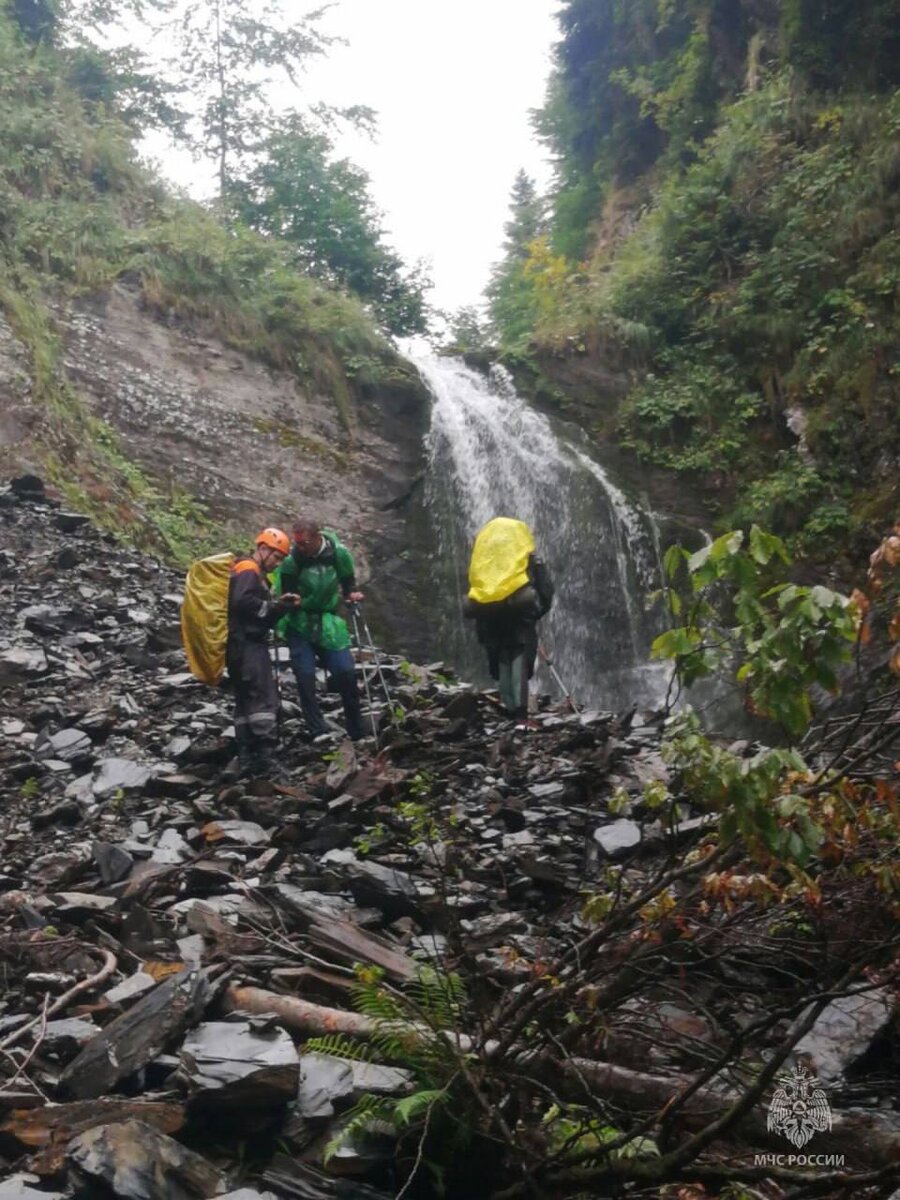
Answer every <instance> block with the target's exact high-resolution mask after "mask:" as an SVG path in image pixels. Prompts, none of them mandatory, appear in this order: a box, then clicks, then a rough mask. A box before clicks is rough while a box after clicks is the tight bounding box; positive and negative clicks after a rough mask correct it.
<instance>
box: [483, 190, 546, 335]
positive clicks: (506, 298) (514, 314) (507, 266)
mask: <svg viewBox="0 0 900 1200" xmlns="http://www.w3.org/2000/svg"><path fill="white" fill-rule="evenodd" d="M509 203H510V217H509V220H508V221H507V222H506V224H505V225H504V227H503V231H504V233H505V235H506V237H505V240H504V242H503V258H502V259H501V261H500V262H499V263H497V265H496V266H495V267H494V269H493V271H492V272H491V279H490V282H489V284H488V286H487V288H486V290H485V295H486V296H487V300H488V312H489V314H490V321H491V327H492V331H493V333H494V335H495V337H496V338H497V340H498V341H499V342H500V343H501V344H503V345H507V346H511V345H514V344H517V343H520V342H521V341H522V340H523V339H527V337H528V335H529V333H530V331H531V328H532V325H533V323H534V304H533V295H532V288H531V284H530V282H529V279H528V276H527V272H526V270H525V267H526V264H527V261H528V255H529V248H530V247H531V246H533V245H534V243H535V242H536V241H537V240H538V238H540V236H541V235H542V233H543V232H544V228H545V204H544V201H543V199H542V197H541V196H540V195H539V194H538V191H537V188H536V186H535V183H534V180H533V179H532V178H531V177H530V176H529V175H527V174H526V173H525V171H523V170H520V171H519V173H518V174H517V175H516V178H515V182H514V183H513V186H512V191H511V193H510V201H509Z"/></svg>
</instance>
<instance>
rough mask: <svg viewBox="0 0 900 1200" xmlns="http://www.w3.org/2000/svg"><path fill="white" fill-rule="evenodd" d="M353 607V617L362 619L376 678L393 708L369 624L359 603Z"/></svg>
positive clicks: (389, 690)
mask: <svg viewBox="0 0 900 1200" xmlns="http://www.w3.org/2000/svg"><path fill="white" fill-rule="evenodd" d="M353 607H354V609H355V611H354V614H353V619H354V621H355V620H356V617H357V615H359V619H360V620H361V621H362V627H363V630H364V631H365V635H366V641H367V642H368V643H369V649H370V650H371V651H372V657H373V658H374V659H375V669H376V671H377V672H378V678H379V679H380V681H381V686H382V687H383V688H384V695H385V699H386V700H387V702H388V704H389V705H390V706H391V708H393V707H394V701H393V699H392V697H391V689H390V688H389V687H388V685H387V680H386V679H385V677H384V671H382V669H381V659H380V658H379V657H378V651H377V650H376V648H375V642H374V641H373V640H372V635H371V633H370V632H369V624H368V622H367V621H366V618H365V617H364V616H363V615H362V612H361V611H360V608H359V605H358V604H357V605H354V606H353Z"/></svg>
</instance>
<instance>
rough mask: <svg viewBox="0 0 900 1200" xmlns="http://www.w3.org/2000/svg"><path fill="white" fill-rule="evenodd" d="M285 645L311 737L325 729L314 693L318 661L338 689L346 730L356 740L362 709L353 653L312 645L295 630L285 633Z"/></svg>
mask: <svg viewBox="0 0 900 1200" xmlns="http://www.w3.org/2000/svg"><path fill="white" fill-rule="evenodd" d="M288 648H289V649H290V652H291V666H292V667H293V669H294V678H295V679H296V680H297V691H298V692H299V693H300V707H301V708H302V709H303V717H304V719H305V721H306V727H307V729H308V730H309V733H310V736H311V737H317V736H318V735H319V734H320V733H327V732H328V725H327V724H326V723H325V718H324V717H323V716H322V710H321V708H320V707H319V699H318V697H317V696H316V664H317V663H319V662H320V663H321V664H322V666H323V667H324V668H325V670H326V671H327V672H328V674H329V675H330V676H331V678H332V679H333V680H334V685H335V687H336V688H337V690H338V692H339V693H340V697H341V701H342V702H343V705H344V721H345V724H346V726H347V733H348V734H349V736H350V737H351V738H353V739H354V740H357V739H358V738H361V737H362V736H363V723H362V709H361V707H360V702H359V688H358V687H357V684H356V670H355V668H354V665H353V655H352V654H351V653H350V651H349V650H323V649H322V648H321V647H319V646H314V645H313V644H312V642H308V641H307V640H306V638H302V637H298V636H297V635H296V634H294V635H291V634H288Z"/></svg>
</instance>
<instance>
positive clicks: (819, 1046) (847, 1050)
mask: <svg viewBox="0 0 900 1200" xmlns="http://www.w3.org/2000/svg"><path fill="white" fill-rule="evenodd" d="M895 1008H896V1003H895V1001H894V998H893V996H892V995H891V993H890V992H889V991H888V990H887V989H886V988H878V989H877V990H874V991H871V992H862V993H861V994H859V995H857V996H839V997H838V998H837V999H836V1000H832V1001H831V1003H830V1004H828V1005H827V1006H826V1007H825V1008H824V1009H823V1010H822V1012H821V1013H820V1014H819V1016H818V1017H817V1018H816V1022H815V1024H814V1025H813V1027H812V1029H810V1030H809V1032H808V1033H806V1034H804V1036H803V1037H802V1038H801V1039H800V1041H799V1042H798V1043H797V1045H796V1046H795V1047H794V1054H795V1055H797V1056H798V1057H800V1058H802V1059H803V1060H804V1061H805V1062H806V1063H807V1064H808V1065H809V1067H810V1069H811V1070H812V1071H813V1072H814V1073H815V1075H816V1076H817V1077H818V1078H819V1079H820V1080H821V1081H822V1082H823V1083H832V1082H834V1081H835V1080H838V1079H840V1078H841V1077H842V1076H843V1075H844V1074H845V1072H846V1071H847V1069H848V1068H849V1067H851V1066H852V1065H853V1063H854V1062H856V1060H857V1059H858V1058H860V1057H861V1056H862V1055H863V1054H864V1053H865V1052H866V1050H868V1048H869V1046H870V1045H871V1044H872V1042H873V1041H874V1040H875V1038H876V1037H877V1036H878V1035H879V1034H880V1033H881V1032H882V1031H883V1030H884V1029H885V1028H886V1027H887V1025H888V1023H889V1022H890V1021H891V1019H892V1017H893V1015H894V1011H895Z"/></svg>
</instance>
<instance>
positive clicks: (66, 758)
mask: <svg viewBox="0 0 900 1200" xmlns="http://www.w3.org/2000/svg"><path fill="white" fill-rule="evenodd" d="M91 750H92V746H91V739H90V738H89V737H88V735H87V734H86V733H83V732H82V730H80V729H61V730H60V731H59V733H54V734H52V735H51V736H50V737H49V738H48V739H47V740H46V741H44V742H38V743H37V745H36V746H35V748H34V752H35V754H36V755H37V756H38V757H39V758H58V759H61V760H62V761H63V762H68V763H74V762H78V761H79V760H80V761H83V760H84V759H85V758H88V757H90V754H91Z"/></svg>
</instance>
